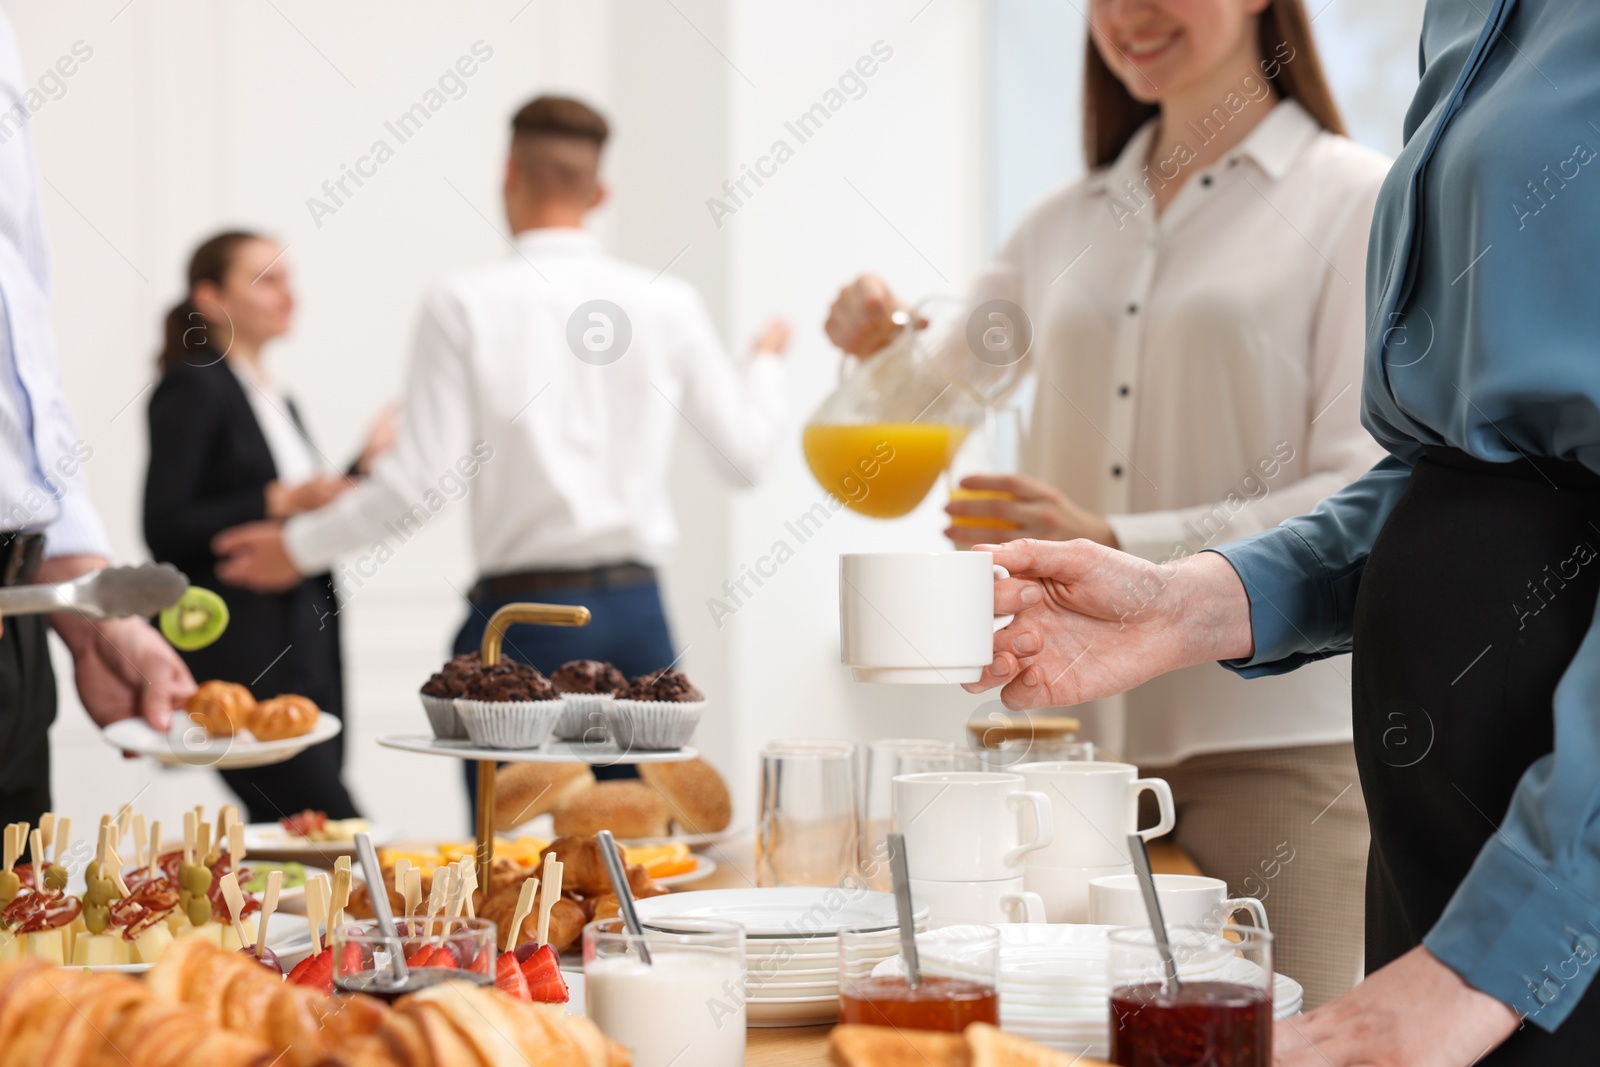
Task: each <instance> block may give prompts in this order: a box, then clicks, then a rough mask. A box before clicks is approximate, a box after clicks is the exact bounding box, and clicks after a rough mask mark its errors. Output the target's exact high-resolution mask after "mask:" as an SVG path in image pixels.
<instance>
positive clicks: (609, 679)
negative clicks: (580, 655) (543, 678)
mask: <svg viewBox="0 0 1600 1067" xmlns="http://www.w3.org/2000/svg"><path fill="white" fill-rule="evenodd" d="M550 681H551V682H552V683H553V684H554V685H555V687H556V692H558V693H620V692H622V691H623V690H624V689H626V688H628V676H627V675H625V674H623V673H622V672H621V671H619V670H617V669H616V668H615V667H613V666H612V665H611V664H609V663H601V662H600V661H599V660H597V659H575V660H572V661H571V662H570V663H563V664H562V665H561V667H560V669H559V670H557V671H556V672H555V673H554V674H552V675H551V676H550Z"/></svg>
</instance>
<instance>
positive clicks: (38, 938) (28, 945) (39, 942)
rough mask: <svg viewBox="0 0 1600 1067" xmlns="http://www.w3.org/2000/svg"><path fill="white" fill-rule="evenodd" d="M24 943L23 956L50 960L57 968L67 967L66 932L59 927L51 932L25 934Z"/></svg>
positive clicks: (41, 931)
mask: <svg viewBox="0 0 1600 1067" xmlns="http://www.w3.org/2000/svg"><path fill="white" fill-rule="evenodd" d="M22 942H23V950H22V952H23V955H25V956H33V957H35V958H37V959H41V960H49V961H50V962H51V963H53V964H55V965H56V966H57V967H65V966H66V965H67V951H66V944H67V938H66V932H65V931H64V930H62V929H60V928H59V927H57V928H55V929H51V930H40V931H38V932H36V933H32V934H23V935H22Z"/></svg>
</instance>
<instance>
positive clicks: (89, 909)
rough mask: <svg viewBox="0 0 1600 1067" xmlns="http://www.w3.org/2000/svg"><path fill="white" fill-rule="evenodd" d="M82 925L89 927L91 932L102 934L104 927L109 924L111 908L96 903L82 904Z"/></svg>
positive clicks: (104, 930)
mask: <svg viewBox="0 0 1600 1067" xmlns="http://www.w3.org/2000/svg"><path fill="white" fill-rule="evenodd" d="M83 925H84V926H86V927H88V928H89V932H90V933H91V934H103V933H105V932H106V927H107V926H110V925H111V909H110V908H103V907H100V906H99V905H97V904H85V905H84V906H83Z"/></svg>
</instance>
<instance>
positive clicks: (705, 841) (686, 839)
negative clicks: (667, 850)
mask: <svg viewBox="0 0 1600 1067" xmlns="http://www.w3.org/2000/svg"><path fill="white" fill-rule="evenodd" d="M748 834H749V831H748V830H746V829H745V828H744V827H742V826H733V827H730V828H729V829H726V830H718V831H717V832H716V833H714V834H671V835H669V836H667V837H619V838H617V844H619V845H634V846H638V845H678V844H683V845H688V846H689V847H690V848H693V849H700V848H710V847H711V846H712V845H725V844H727V843H728V842H730V841H739V840H742V839H743V838H744V837H746V836H747V835H748Z"/></svg>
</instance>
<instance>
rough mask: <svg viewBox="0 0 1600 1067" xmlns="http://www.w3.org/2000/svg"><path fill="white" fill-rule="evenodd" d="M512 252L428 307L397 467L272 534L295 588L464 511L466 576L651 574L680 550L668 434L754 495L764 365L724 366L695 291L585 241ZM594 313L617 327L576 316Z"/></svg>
mask: <svg viewBox="0 0 1600 1067" xmlns="http://www.w3.org/2000/svg"><path fill="white" fill-rule="evenodd" d="M514 243H515V246H516V251H515V253H514V254H512V255H509V256H507V257H506V258H505V259H504V260H502V261H501V262H498V263H495V264H493V265H490V266H486V267H481V268H478V269H475V270H468V271H463V272H461V273H459V274H457V275H455V276H454V277H452V278H450V279H448V280H447V281H446V282H445V283H444V284H443V285H441V286H440V287H439V288H438V289H437V290H436V291H435V292H434V293H433V294H432V295H431V296H430V297H429V298H428V300H427V302H426V305H425V307H424V309H423V313H422V321H421V324H420V325H419V327H418V329H417V339H416V347H415V350H414V352H413V355H412V365H411V371H410V379H409V382H408V384H407V386H406V395H405V405H404V410H403V413H402V415H401V421H400V431H399V438H398V440H397V442H396V444H395V447H394V449H393V450H392V451H390V452H389V453H387V454H385V455H384V456H383V457H382V458H381V459H380V460H379V461H378V462H377V463H376V464H375V466H374V469H373V472H372V477H371V478H369V479H368V480H367V481H366V482H365V483H364V484H362V485H360V486H358V487H357V488H355V489H352V490H350V491H349V492H347V493H345V494H343V495H342V496H341V497H339V499H338V500H336V501H334V502H333V503H332V504H330V505H328V506H327V507H325V508H322V509H321V510H318V511H315V512H308V513H306V514H304V515H301V516H298V517H296V518H294V519H292V520H290V522H289V523H288V524H287V526H286V528H285V531H284V540H285V545H286V547H287V549H288V551H289V554H290V556H291V558H292V559H293V560H294V561H295V563H296V564H297V565H298V566H299V568H300V570H301V571H302V572H303V573H306V574H315V573H317V572H318V571H320V570H324V569H326V568H327V567H328V566H329V565H330V564H332V563H333V562H334V560H335V558H336V557H338V556H340V555H343V554H347V553H351V552H355V551H357V550H362V551H367V550H370V549H372V548H373V547H374V546H375V545H377V544H378V543H380V542H382V543H385V544H387V546H388V548H389V550H390V551H394V550H395V549H397V547H398V543H399V542H403V541H404V540H406V539H407V538H408V537H409V536H410V535H412V534H414V533H415V530H416V528H417V527H418V526H420V524H422V523H425V522H426V521H427V520H428V518H429V517H431V515H432V514H435V513H437V512H438V511H439V510H441V509H442V508H443V507H445V506H448V504H449V501H451V500H453V499H459V498H460V497H466V498H468V500H469V506H470V508H471V515H472V541H473V550H474V553H475V556H476V559H477V564H478V568H479V573H480V574H502V573H507V572H511V571H518V570H528V569H543V568H580V567H590V566H596V565H600V564H608V563H618V562H623V561H628V560H636V561H641V562H645V563H652V564H653V563H659V562H661V561H662V559H663V557H664V555H665V553H666V551H667V549H668V547H669V546H670V545H671V544H672V543H673V541H674V540H675V539H676V534H677V528H676V525H675V523H674V521H673V516H672V511H671V508H670V506H669V501H668V497H667V470H668V460H669V458H670V451H671V444H672V440H673V438H674V436H675V435H676V434H677V433H678V431H679V426H680V423H687V430H688V436H689V437H691V438H694V439H696V440H699V441H700V442H702V443H703V444H705V445H706V446H707V447H708V448H709V449H710V452H711V453H712V456H713V459H714V460H715V461H716V462H717V464H718V466H719V467H721V469H722V470H723V471H724V472H725V473H726V474H727V476H728V478H729V479H730V480H731V481H733V482H734V483H735V484H740V485H744V484H751V483H753V482H754V481H755V479H756V477H757V476H758V474H759V472H760V469H761V467H762V466H763V465H764V464H765V462H766V459H767V457H768V455H769V454H770V453H771V451H772V446H773V444H774V443H775V440H776V436H777V433H778V431H779V429H780V427H781V415H782V410H783V401H782V392H781V382H782V370H781V366H780V364H779V362H778V360H776V359H774V358H771V357H764V356H756V357H754V358H752V359H750V360H749V361H748V362H747V363H745V364H744V365H742V366H736V365H735V364H734V363H732V362H731V361H729V359H728V358H727V357H726V355H725V354H724V352H723V349H722V345H721V342H720V341H719V340H718V338H717V334H716V331H715V329H714V328H713V327H712V324H711V321H710V318H709V317H708V316H707V314H706V311H705V307H704V305H703V304H702V302H701V300H700V297H699V295H698V294H696V293H695V291H694V290H693V288H691V287H690V286H689V285H688V284H687V283H685V282H683V281H681V280H679V279H676V278H673V277H671V276H667V275H659V276H653V275H652V273H651V272H649V271H646V270H643V269H641V268H639V267H635V266H633V265H631V264H628V263H624V262H622V261H621V260H618V259H614V258H612V257H611V256H609V255H606V254H605V253H604V252H602V251H601V249H600V246H599V244H598V243H597V242H596V241H595V239H594V238H593V237H592V236H591V235H589V234H588V233H586V232H584V231H582V230H572V229H541V230H528V231H524V232H523V233H521V234H519V235H517V237H516V238H515V239H514ZM596 300H604V301H609V302H611V304H613V305H615V306H616V307H617V308H620V309H621V316H618V315H616V314H615V313H611V312H607V311H606V310H605V309H598V310H596V309H591V308H584V307H583V305H586V304H588V303H589V302H591V301H596ZM594 315H600V316H601V317H600V318H595V317H593V316H594ZM625 334H631V337H630V338H629V340H628V341H627V347H626V348H625V349H622V348H621V340H622V338H623V336H624V335H625ZM617 351H621V355H620V356H618V357H616V358H614V359H611V357H612V356H615V354H616V352H617ZM578 353H583V354H584V357H585V358H581V359H580V358H579V355H578ZM608 360H609V361H608Z"/></svg>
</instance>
